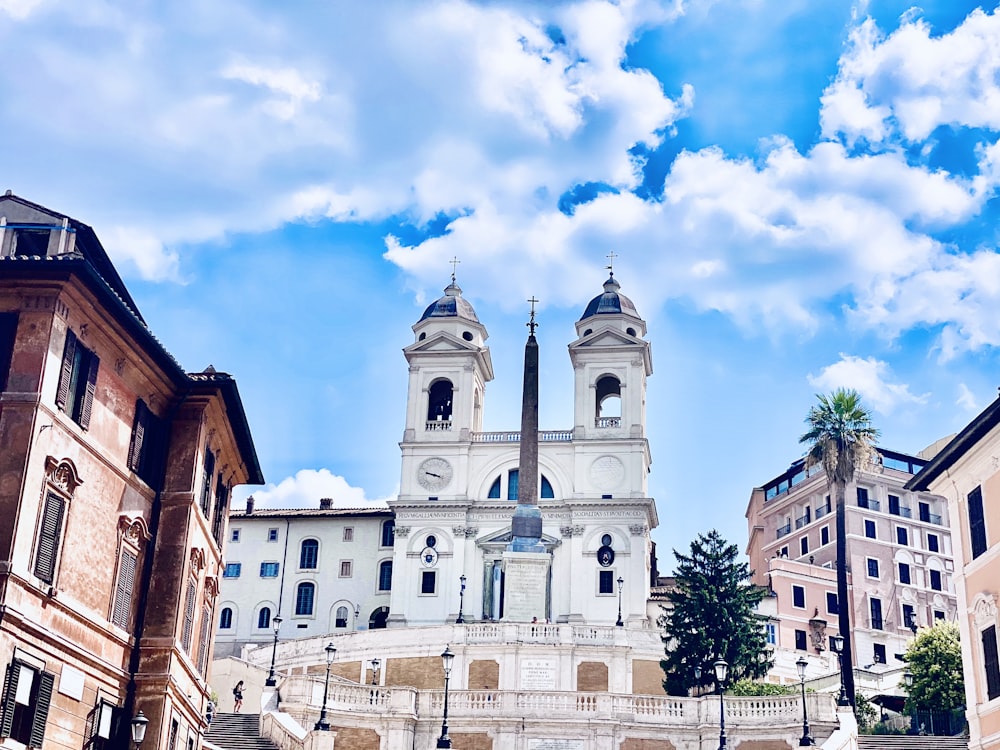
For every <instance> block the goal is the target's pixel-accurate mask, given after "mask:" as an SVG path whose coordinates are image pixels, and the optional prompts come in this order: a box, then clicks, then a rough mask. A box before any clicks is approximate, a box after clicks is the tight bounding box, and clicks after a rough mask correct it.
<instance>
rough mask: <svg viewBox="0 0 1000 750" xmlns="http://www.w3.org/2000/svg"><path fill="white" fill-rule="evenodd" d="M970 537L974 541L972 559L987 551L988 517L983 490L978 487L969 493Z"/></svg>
mask: <svg viewBox="0 0 1000 750" xmlns="http://www.w3.org/2000/svg"><path fill="white" fill-rule="evenodd" d="M969 538H970V541H971V542H972V559H973V560H975V559H976V558H977V557H979V556H980V555H981V554H983V553H984V552H985V551H986V519H985V518H983V490H982V488H981V487H976V489H974V490H973V491H972V492H970V493H969Z"/></svg>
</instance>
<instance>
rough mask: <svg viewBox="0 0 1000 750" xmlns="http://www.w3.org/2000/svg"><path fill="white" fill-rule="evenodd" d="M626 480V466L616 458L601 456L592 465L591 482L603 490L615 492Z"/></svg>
mask: <svg viewBox="0 0 1000 750" xmlns="http://www.w3.org/2000/svg"><path fill="white" fill-rule="evenodd" d="M624 478H625V466H624V464H622V462H621V460H620V459H618V458H617V457H615V456H601V457H600V458H597V459H594V463H592V464H591V465H590V481H591V482H593V483H594V486H595V487H597V488H598V489H601V490H613V489H615V488H616V487H617V486H618V485H620V484H621V483H622V479H624Z"/></svg>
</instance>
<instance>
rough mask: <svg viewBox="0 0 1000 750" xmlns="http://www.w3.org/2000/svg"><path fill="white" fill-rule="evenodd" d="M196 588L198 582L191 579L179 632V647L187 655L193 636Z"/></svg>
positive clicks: (189, 651)
mask: <svg viewBox="0 0 1000 750" xmlns="http://www.w3.org/2000/svg"><path fill="white" fill-rule="evenodd" d="M197 588H198V582H197V580H195V579H194V578H192V579H191V580H190V581H189V582H188V590H187V600H186V601H185V602H184V626H183V628H182V630H181V645H182V646H183V647H184V650H185V651H187V652H188V653H189V654H190V653H191V637H192V636H193V635H194V633H193V631H194V598H195V594H196V593H197Z"/></svg>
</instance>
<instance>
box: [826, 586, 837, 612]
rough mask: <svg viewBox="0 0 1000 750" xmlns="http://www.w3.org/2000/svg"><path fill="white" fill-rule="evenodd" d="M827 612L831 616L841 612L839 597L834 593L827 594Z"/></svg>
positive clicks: (828, 592)
mask: <svg viewBox="0 0 1000 750" xmlns="http://www.w3.org/2000/svg"><path fill="white" fill-rule="evenodd" d="M826 611H827V612H828V613H829V614H831V615H836V614H839V612H840V608H839V607H838V606H837V595H836V594H835V593H833V592H832V591H827V592H826Z"/></svg>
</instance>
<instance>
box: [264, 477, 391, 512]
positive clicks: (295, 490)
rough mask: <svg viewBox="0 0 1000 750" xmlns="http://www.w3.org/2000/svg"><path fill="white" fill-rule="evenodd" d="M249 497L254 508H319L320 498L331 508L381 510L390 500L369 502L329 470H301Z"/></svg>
mask: <svg viewBox="0 0 1000 750" xmlns="http://www.w3.org/2000/svg"><path fill="white" fill-rule="evenodd" d="M252 494H253V498H254V507H255V508H318V507H319V501H320V500H321V499H322V498H331V499H332V500H333V507H334V508H370V507H381V508H384V507H388V506H387V505H386V500H387V499H391V498H379V499H374V500H370V499H368V498H366V497H365V491H364V490H363V489H361V488H360V487H352V486H351V485H350V484H349V483H348V482H347V480H346V479H344V478H343V477H341V476H337V475H336V474H333V473H331V472H330V470H329V469H319V470H316V469H302V470H301V471H298V472H296V474H295V476H294V477H286V478H285V479H282V480H281V481H280V482H279V483H278V484H277V485H274V484H268V485H267V486H266V487H265V488H264V489H255V490H254V491H253V493H252Z"/></svg>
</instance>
